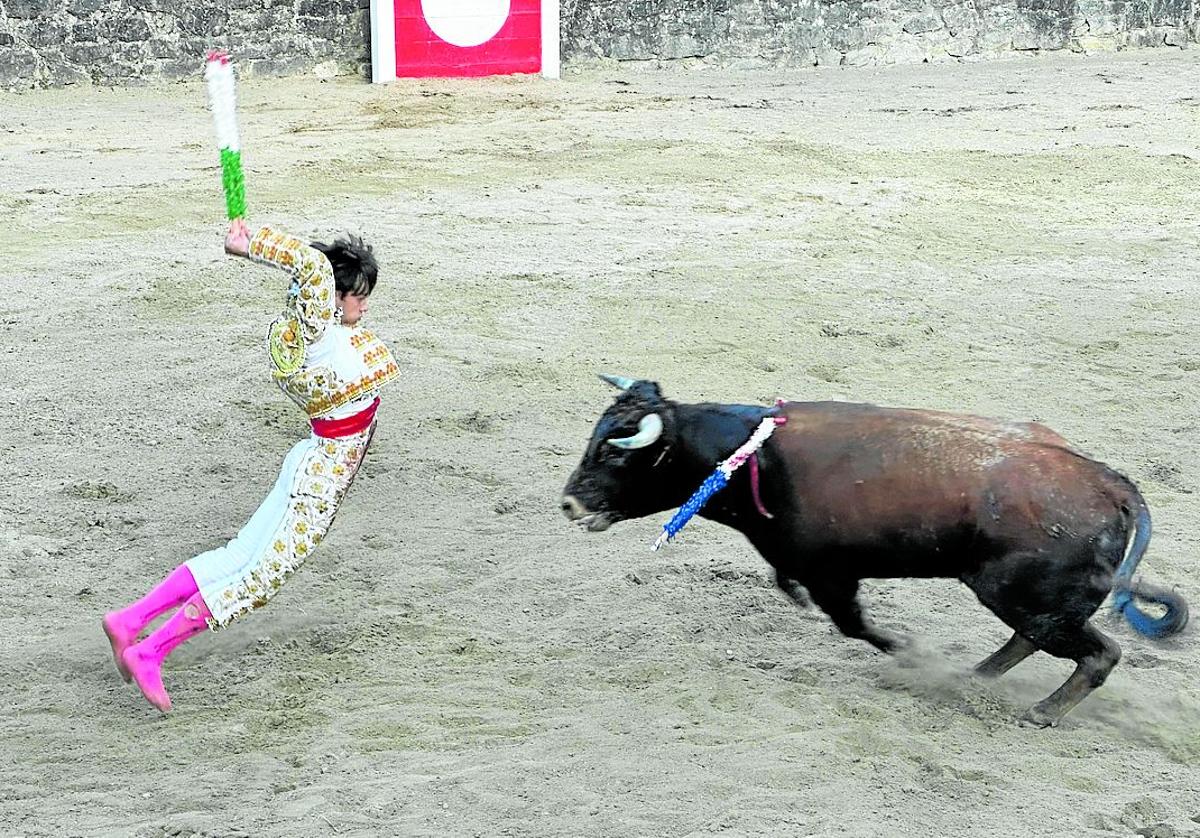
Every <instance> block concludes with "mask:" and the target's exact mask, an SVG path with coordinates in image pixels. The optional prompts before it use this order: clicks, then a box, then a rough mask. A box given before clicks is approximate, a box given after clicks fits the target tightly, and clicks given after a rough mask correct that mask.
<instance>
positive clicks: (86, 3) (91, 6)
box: [67, 0, 107, 17]
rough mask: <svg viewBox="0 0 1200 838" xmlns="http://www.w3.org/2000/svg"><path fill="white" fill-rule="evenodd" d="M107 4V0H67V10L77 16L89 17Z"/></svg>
mask: <svg viewBox="0 0 1200 838" xmlns="http://www.w3.org/2000/svg"><path fill="white" fill-rule="evenodd" d="M106 5H107V4H106V3H105V0H67V11H68V12H70V13H71V14H73V15H75V17H87V16H88V15H90V14H92V13H93V12H98V11H100V10H101V9H103V8H104V7H105V6H106Z"/></svg>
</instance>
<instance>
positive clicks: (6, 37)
mask: <svg viewBox="0 0 1200 838" xmlns="http://www.w3.org/2000/svg"><path fill="white" fill-rule="evenodd" d="M16 42H17V39H16V38H14V37H13V36H12V35H10V34H8V33H7V32H0V47H11V46H12V45H13V44H15V43H16Z"/></svg>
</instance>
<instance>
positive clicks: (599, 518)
mask: <svg viewBox="0 0 1200 838" xmlns="http://www.w3.org/2000/svg"><path fill="white" fill-rule="evenodd" d="M562 511H563V514H564V515H566V516H567V518H568V519H569V520H571V521H573V522H574V523H576V524H578V525H579V526H581V527H583V528H584V529H585V530H587V531H589V532H600V531H601V530H606V529H608V528H609V526H611V525H612V522H613V518H612V516H611V515H609V514H608V513H606V512H592V511H590V510H589V509H588V508H587V507H586V506H584V505H583V503H582V502H581V501H580V500H579V498H577V497H575V496H574V495H563V499H562Z"/></svg>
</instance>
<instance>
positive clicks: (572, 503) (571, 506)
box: [562, 495, 587, 521]
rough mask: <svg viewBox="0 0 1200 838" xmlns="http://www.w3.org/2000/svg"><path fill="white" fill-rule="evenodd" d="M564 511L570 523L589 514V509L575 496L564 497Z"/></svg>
mask: <svg viewBox="0 0 1200 838" xmlns="http://www.w3.org/2000/svg"><path fill="white" fill-rule="evenodd" d="M562 511H563V515H566V516H567V519H568V520H570V521H575V520H578V519H579V518H582V517H583V516H584V515H586V514H587V509H586V508H585V507H584V505H583V504H582V503H580V502H579V499H578V498H576V497H575V496H574V495H563V499H562Z"/></svg>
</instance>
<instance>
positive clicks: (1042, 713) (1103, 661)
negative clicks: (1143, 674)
mask: <svg viewBox="0 0 1200 838" xmlns="http://www.w3.org/2000/svg"><path fill="white" fill-rule="evenodd" d="M1034 642H1035V643H1036V644H1037V645H1038V646H1039V647H1040V648H1041V649H1044V650H1045V651H1047V652H1049V653H1050V654H1052V655H1056V656H1058V657H1060V658H1070V659H1071V660H1073V661H1075V663H1076V666H1075V671H1074V672H1072V673H1071V677H1070V678H1068V679H1067V680H1066V682H1065V683H1064V684H1063V685H1062V686H1061V687H1059V688H1058V689H1057V690H1055V691H1054V692H1053V693H1052V694H1051V695H1050V696H1049V697H1047V698H1045V699H1043V700H1041V701H1039V702H1038V703H1037V704H1035V705H1033V707H1030V708H1029V712H1027V713H1026V714H1025V717H1024V718H1023V719H1022V721H1024V722H1027V723H1029V724H1032V725H1036V726H1038V727H1051V726H1053V725H1056V724H1058V723H1059V721H1061V720H1062V717H1063V716H1065V715H1066V714H1067V712H1068V711H1070V709H1071V708H1072V707H1074V706H1075V705H1076V704H1078V703H1079V702H1081V701H1083V700H1084V699H1085V698H1087V696H1088V694H1089V693H1090V692H1091V691H1092V690H1094V689H1096V687H1098V686H1100V685H1101V684H1103V683H1104V682H1105V680H1106V679H1107V678H1108V673H1110V672H1112V669H1113V667H1114V666H1116V665H1117V662H1118V661H1119V660H1121V647H1120V646H1118V645H1117V644H1116V642H1115V641H1114V640H1113V639H1112V638H1111V637H1109V636H1107V635H1105V634H1103V633H1101V632H1100V631H1099V630H1098V629H1097V628H1096V627H1095V626H1093V625H1092V624H1091V623H1084V624H1083V625H1081V626H1078V627H1077V628H1076V629H1075V630H1073V631H1068V630H1066V629H1065V628H1062V627H1055V628H1054V629H1053V630H1052V631H1050V632H1047V633H1045V634H1044V635H1043V636H1042V637H1035V638H1034Z"/></svg>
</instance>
